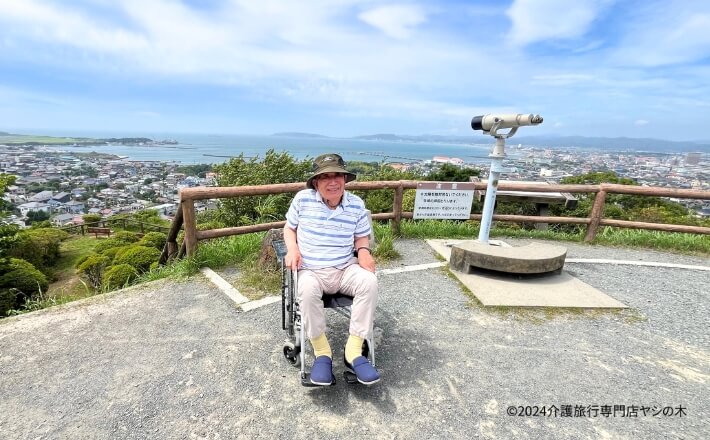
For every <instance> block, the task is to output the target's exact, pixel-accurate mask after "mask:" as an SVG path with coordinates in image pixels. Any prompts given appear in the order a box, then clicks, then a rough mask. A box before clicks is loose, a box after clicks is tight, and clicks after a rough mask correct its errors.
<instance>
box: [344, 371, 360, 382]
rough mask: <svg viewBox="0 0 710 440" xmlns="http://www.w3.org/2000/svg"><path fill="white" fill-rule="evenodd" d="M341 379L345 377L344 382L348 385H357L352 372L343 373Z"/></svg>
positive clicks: (355, 376)
mask: <svg viewBox="0 0 710 440" xmlns="http://www.w3.org/2000/svg"><path fill="white" fill-rule="evenodd" d="M343 377H345V382H347V383H349V384H350V385H353V384H356V383H358V382H357V375H355V373H353V372H352V371H344V372H343Z"/></svg>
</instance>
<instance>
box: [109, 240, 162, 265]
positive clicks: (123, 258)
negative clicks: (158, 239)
mask: <svg viewBox="0 0 710 440" xmlns="http://www.w3.org/2000/svg"><path fill="white" fill-rule="evenodd" d="M159 258H160V251H159V250H157V249H156V248H149V247H145V246H139V245H133V246H128V247H126V248H125V249H121V251H120V252H118V253H116V257H115V258H114V259H113V263H114V264H115V265H119V264H128V265H130V266H132V267H134V268H136V270H138V271H139V272H147V271H148V270H149V269H150V265H151V263H153V262H154V261H158V259H159Z"/></svg>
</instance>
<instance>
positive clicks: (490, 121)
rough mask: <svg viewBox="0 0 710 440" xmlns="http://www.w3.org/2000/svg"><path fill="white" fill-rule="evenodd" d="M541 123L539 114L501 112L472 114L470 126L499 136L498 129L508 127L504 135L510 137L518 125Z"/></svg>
mask: <svg viewBox="0 0 710 440" xmlns="http://www.w3.org/2000/svg"><path fill="white" fill-rule="evenodd" d="M538 124H542V116H540V115H533V114H529V115H522V114H501V115H495V114H490V115H483V116H474V117H473V119H471V128H473V129H474V130H483V133H485V134H490V135H491V136H499V135H498V130H499V129H501V128H503V129H505V128H510V131H509V132H507V133H505V134H504V136H505V137H511V136H513V135H514V134H515V132H516V131H518V127H523V126H525V125H538Z"/></svg>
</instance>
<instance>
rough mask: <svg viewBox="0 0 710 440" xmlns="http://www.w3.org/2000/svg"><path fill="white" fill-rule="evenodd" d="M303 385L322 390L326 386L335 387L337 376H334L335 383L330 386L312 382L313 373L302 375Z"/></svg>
mask: <svg viewBox="0 0 710 440" xmlns="http://www.w3.org/2000/svg"><path fill="white" fill-rule="evenodd" d="M301 385H303V386H304V387H309V388H320V387H326V386H329V387H332V386H333V385H335V376H333V383H331V384H330V385H316V384H314V383H313V382H311V373H304V374H303V375H301Z"/></svg>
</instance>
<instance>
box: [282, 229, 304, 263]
mask: <svg viewBox="0 0 710 440" xmlns="http://www.w3.org/2000/svg"><path fill="white" fill-rule="evenodd" d="M284 243H286V256H285V257H284V265H285V266H286V267H288V268H289V269H291V270H296V269H298V268H299V267H301V251H300V250H299V249H298V243H297V242H296V230H295V229H291V228H289V227H288V226H284Z"/></svg>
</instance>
